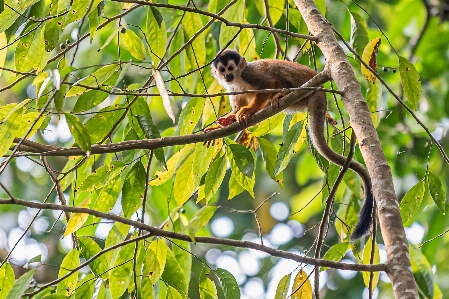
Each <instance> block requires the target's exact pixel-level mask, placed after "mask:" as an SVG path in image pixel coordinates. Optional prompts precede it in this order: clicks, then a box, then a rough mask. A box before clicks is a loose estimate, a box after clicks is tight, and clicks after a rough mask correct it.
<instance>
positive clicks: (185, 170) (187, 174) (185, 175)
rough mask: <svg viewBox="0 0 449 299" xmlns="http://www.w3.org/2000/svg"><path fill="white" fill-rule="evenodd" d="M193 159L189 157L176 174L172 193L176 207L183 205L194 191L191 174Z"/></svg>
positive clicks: (193, 179) (192, 174)
mask: <svg viewBox="0 0 449 299" xmlns="http://www.w3.org/2000/svg"><path fill="white" fill-rule="evenodd" d="M193 157H194V155H190V156H189V157H188V158H187V160H186V161H185V162H184V163H183V164H182V165H181V167H179V169H178V171H177V173H176V177H175V183H174V187H173V191H174V195H175V200H176V203H177V205H178V207H181V206H182V205H183V204H185V203H186V202H187V200H189V198H190V197H191V196H192V194H193V192H194V191H195V189H196V188H195V178H194V173H193Z"/></svg>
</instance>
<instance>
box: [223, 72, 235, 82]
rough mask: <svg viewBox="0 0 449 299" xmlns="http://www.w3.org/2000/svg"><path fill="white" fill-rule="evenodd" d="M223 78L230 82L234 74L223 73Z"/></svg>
mask: <svg viewBox="0 0 449 299" xmlns="http://www.w3.org/2000/svg"><path fill="white" fill-rule="evenodd" d="M225 80H226V82H231V81H232V80H234V75H233V74H228V75H225Z"/></svg>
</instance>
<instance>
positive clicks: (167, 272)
mask: <svg viewBox="0 0 449 299" xmlns="http://www.w3.org/2000/svg"><path fill="white" fill-rule="evenodd" d="M162 279H163V280H164V281H165V282H166V283H168V284H169V285H171V286H173V287H174V288H177V289H179V290H181V291H182V292H184V293H186V292H187V287H188V286H187V283H186V277H185V275H184V272H183V271H182V268H181V266H180V265H179V263H178V261H177V260H176V258H175V255H174V254H173V252H172V251H171V250H167V259H166V264H165V268H164V272H163V273H162Z"/></svg>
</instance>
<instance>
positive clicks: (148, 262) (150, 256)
mask: <svg viewBox="0 0 449 299" xmlns="http://www.w3.org/2000/svg"><path fill="white" fill-rule="evenodd" d="M168 251H170V248H168V247H167V245H165V243H164V241H162V240H161V239H156V240H155V241H153V242H151V244H150V246H149V247H148V250H147V252H146V256H145V276H146V277H149V278H150V280H151V282H152V283H153V285H154V284H156V282H158V281H159V279H160V278H161V276H162V273H163V272H164V269H165V263H166V262H167V252H168Z"/></svg>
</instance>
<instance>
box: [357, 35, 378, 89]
mask: <svg viewBox="0 0 449 299" xmlns="http://www.w3.org/2000/svg"><path fill="white" fill-rule="evenodd" d="M379 46H380V36H378V37H376V38H374V39H372V40H371V41H370V42H369V43H368V44H367V45H366V46H365V49H363V54H362V60H363V61H364V62H365V63H366V64H368V65H369V66H370V67H371V68H372V69H373V70H374V71H375V72H377V61H376V59H377V52H378V51H379ZM361 67H362V74H363V76H365V78H366V80H368V82H371V83H374V81H376V75H374V74H373V73H371V71H370V70H369V69H367V68H366V67H365V66H364V65H363V64H362V66H361Z"/></svg>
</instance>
